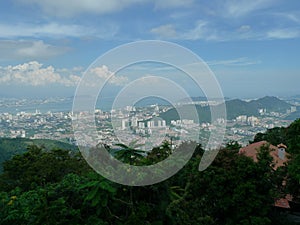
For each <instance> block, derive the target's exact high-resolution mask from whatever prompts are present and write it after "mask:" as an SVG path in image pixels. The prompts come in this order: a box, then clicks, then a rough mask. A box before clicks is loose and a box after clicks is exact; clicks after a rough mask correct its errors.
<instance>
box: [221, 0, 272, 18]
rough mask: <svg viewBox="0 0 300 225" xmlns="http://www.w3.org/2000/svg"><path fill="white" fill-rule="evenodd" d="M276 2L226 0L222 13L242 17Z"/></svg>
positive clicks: (268, 0) (267, 0)
mask: <svg viewBox="0 0 300 225" xmlns="http://www.w3.org/2000/svg"><path fill="white" fill-rule="evenodd" d="M276 2H277V0H275V1H274V0H252V1H249V0H227V1H225V3H224V8H223V10H224V12H223V14H224V15H225V16H229V17H242V16H246V15H248V14H250V13H253V12H254V11H257V10H261V9H265V8H267V7H270V6H272V5H274V4H275V3H276Z"/></svg>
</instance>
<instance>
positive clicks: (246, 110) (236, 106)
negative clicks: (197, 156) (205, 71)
mask: <svg viewBox="0 0 300 225" xmlns="http://www.w3.org/2000/svg"><path fill="white" fill-rule="evenodd" d="M225 105H226V110H227V119H229V120H232V119H234V118H236V117H237V116H239V115H246V116H259V110H260V109H266V110H267V112H278V113H285V112H286V110H288V109H290V108H291V106H292V105H291V104H289V103H287V102H285V101H283V100H281V99H279V98H277V97H272V96H266V97H263V98H260V99H257V100H251V101H244V100H240V99H232V100H228V101H226V102H225ZM193 107H194V105H183V106H180V107H179V111H181V112H187V113H183V114H182V115H183V116H182V117H183V119H194V118H189V115H188V112H190V111H191V108H193ZM213 107H216V108H215V109H216V110H219V109H220V108H221V107H224V105H222V104H221V105H217V106H213ZM196 110H197V113H198V118H199V122H200V123H201V122H210V120H211V115H210V107H209V106H200V105H196ZM160 117H161V118H162V119H164V120H166V122H167V123H168V124H169V123H170V122H171V120H178V119H179V115H178V113H177V110H176V109H175V108H172V109H170V110H168V111H166V112H164V113H161V114H160ZM194 120H195V119H194ZM197 120H198V119H197ZM197 120H195V121H197Z"/></svg>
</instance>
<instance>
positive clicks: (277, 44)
mask: <svg viewBox="0 0 300 225" xmlns="http://www.w3.org/2000/svg"><path fill="white" fill-rule="evenodd" d="M153 39H154V40H164V41H171V42H175V43H177V44H180V45H182V46H184V47H186V48H188V49H190V50H192V51H193V52H195V53H196V54H198V55H199V56H200V57H201V58H202V59H203V60H204V61H205V62H206V63H207V64H208V65H209V67H210V68H211V70H212V71H213V72H214V74H215V75H216V77H217V79H218V81H219V83H220V85H221V88H222V90H223V92H224V95H225V96H227V97H260V96H265V95H275V96H291V95H296V94H300V92H299V83H300V76H299V75H300V57H299V52H300V1H298V0H252V1H247V0H211V1H205V0H185V1H181V0H164V1H159V0H153V1H150V0H119V1H118V0H110V1H106V0H86V1H82V0H64V1H62V0H8V1H1V2H0V96H2V97H12V96H14V97H22V96H27V97H28V96H35V97H36V96H72V95H73V94H74V91H75V88H76V85H77V84H78V81H79V79H80V77H81V76H82V74H83V72H84V71H85V69H86V68H87V67H88V66H89V65H90V64H91V63H92V62H93V61H94V60H95V59H96V58H97V57H99V56H100V55H102V54H104V53H105V52H106V51H108V50H110V49H112V48H114V47H117V46H118V45H120V44H125V43H128V42H132V41H138V40H153ZM108 70H109V68H108ZM121 78H122V77H121ZM116 86H118V84H117V85H116ZM112 88H113V85H112Z"/></svg>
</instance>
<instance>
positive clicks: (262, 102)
mask: <svg viewBox="0 0 300 225" xmlns="http://www.w3.org/2000/svg"><path fill="white" fill-rule="evenodd" d="M249 103H250V104H251V105H253V107H255V108H257V109H262V108H265V109H267V111H268V112H280V113H285V112H286V110H287V109H290V108H291V106H292V105H291V104H289V103H287V102H285V101H283V100H280V99H279V98H276V97H271V96H266V97H263V98H260V99H257V100H252V101H250V102H249Z"/></svg>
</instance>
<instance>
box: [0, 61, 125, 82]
mask: <svg viewBox="0 0 300 225" xmlns="http://www.w3.org/2000/svg"><path fill="white" fill-rule="evenodd" d="M88 72H89V76H90V78H89V80H90V81H94V83H93V82H91V83H89V85H90V86H91V87H92V86H94V85H95V80H98V81H99V79H100V80H102V81H105V80H106V79H107V78H109V77H110V76H112V77H110V79H109V81H108V82H109V84H112V85H115V86H119V85H123V84H125V83H127V82H128V78H127V77H124V76H114V74H113V73H112V72H111V71H109V69H108V67H107V66H101V67H95V68H92V69H90V70H89V71H88ZM82 75H83V68H80V67H74V68H73V69H65V68H63V69H55V68H54V67H53V66H43V64H41V63H39V62H37V61H31V62H28V63H24V64H19V65H16V66H11V65H10V66H6V67H0V84H5V85H10V84H19V85H20V84H21V85H28V86H46V85H50V84H59V85H63V86H66V87H71V86H76V85H77V84H78V83H79V82H80V81H81V77H82ZM95 76H96V77H97V79H93V78H95Z"/></svg>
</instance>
